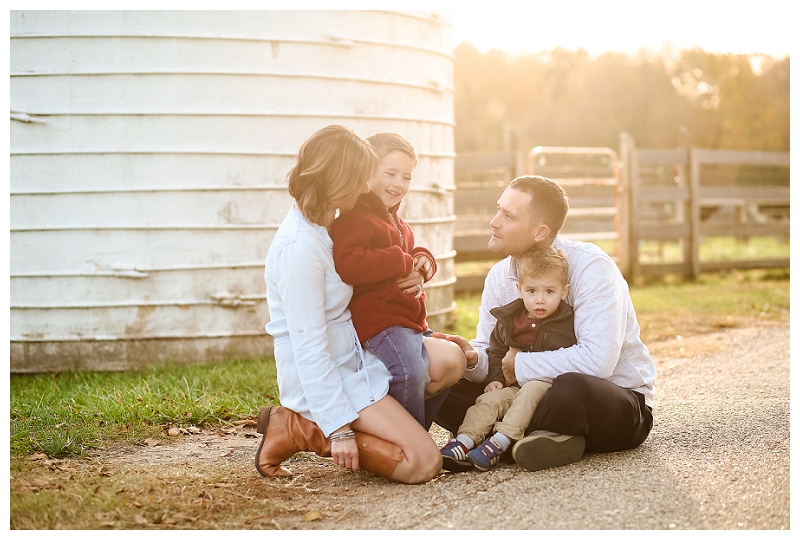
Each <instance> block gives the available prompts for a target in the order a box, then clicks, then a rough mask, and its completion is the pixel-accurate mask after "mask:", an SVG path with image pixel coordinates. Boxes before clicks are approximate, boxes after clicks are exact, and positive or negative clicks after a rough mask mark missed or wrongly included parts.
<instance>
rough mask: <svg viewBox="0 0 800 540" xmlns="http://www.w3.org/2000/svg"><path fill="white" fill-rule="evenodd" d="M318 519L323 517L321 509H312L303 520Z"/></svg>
mask: <svg viewBox="0 0 800 540" xmlns="http://www.w3.org/2000/svg"><path fill="white" fill-rule="evenodd" d="M318 519H322V512H320V511H319V510H311V511H309V512H306V514H305V515H304V516H303V521H316V520H318Z"/></svg>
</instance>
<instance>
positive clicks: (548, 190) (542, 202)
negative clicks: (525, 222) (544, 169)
mask: <svg viewBox="0 0 800 540" xmlns="http://www.w3.org/2000/svg"><path fill="white" fill-rule="evenodd" d="M508 187H509V188H512V189H516V190H518V191H522V192H524V193H527V194H528V195H530V196H531V205H530V207H529V208H528V215H529V216H530V218H531V220H534V219H536V220H537V221H538V223H531V225H539V224H540V223H544V224H545V225H547V226H548V227H550V235H549V237H548V238H549V239H550V241H552V240H553V238H555V237H556V235H557V234H558V231H560V230H561V227H563V226H564V222H565V221H566V220H567V212H569V197H567V194H566V192H565V191H564V188H562V187H561V185H560V184H559V183H558V182H555V181H554V180H550V179H549V178H545V177H544V176H539V175H525V176H519V177H517V178H514V179H513V180H512V181H511V183H510V184H509V185H508Z"/></svg>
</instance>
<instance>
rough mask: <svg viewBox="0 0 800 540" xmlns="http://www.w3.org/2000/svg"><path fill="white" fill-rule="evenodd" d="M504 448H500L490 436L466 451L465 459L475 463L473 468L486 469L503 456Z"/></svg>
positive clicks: (495, 463)
mask: <svg viewBox="0 0 800 540" xmlns="http://www.w3.org/2000/svg"><path fill="white" fill-rule="evenodd" d="M504 453H505V450H503V449H502V448H500V447H499V446H498V445H497V443H496V442H494V441H493V440H492V438H491V437H489V438H488V439H486V440H485V441H483V442H482V443H481V444H479V445H478V447H477V448H475V449H474V450H470V451H469V452H468V453H467V461H469V462H470V463H472V464H473V465H475V468H476V469H478V470H480V471H488V470H489V469H491V468H492V467H494V466H495V465H497V462H498V461H500V458H501V457H503V454H504Z"/></svg>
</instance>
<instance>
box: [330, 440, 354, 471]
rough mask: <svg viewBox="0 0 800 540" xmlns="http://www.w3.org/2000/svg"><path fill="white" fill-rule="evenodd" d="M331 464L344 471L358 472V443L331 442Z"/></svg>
mask: <svg viewBox="0 0 800 540" xmlns="http://www.w3.org/2000/svg"><path fill="white" fill-rule="evenodd" d="M331 456H332V457H333V464H334V465H336V466H337V467H344V468H345V469H353V470H354V471H357V470H358V443H356V440H355V439H345V440H343V441H333V442H332V443H331Z"/></svg>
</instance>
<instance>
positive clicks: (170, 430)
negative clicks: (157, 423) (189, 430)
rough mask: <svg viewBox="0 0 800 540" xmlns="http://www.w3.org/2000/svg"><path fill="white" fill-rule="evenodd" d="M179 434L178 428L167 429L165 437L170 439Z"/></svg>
mask: <svg viewBox="0 0 800 540" xmlns="http://www.w3.org/2000/svg"><path fill="white" fill-rule="evenodd" d="M180 434H181V432H180V431H179V430H178V428H169V431H167V435H169V436H170V437H177V436H178V435H180Z"/></svg>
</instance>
